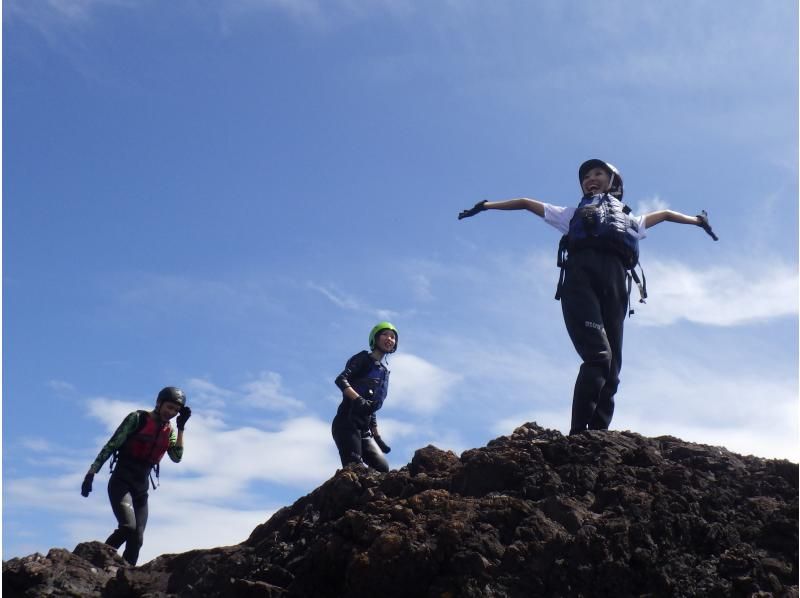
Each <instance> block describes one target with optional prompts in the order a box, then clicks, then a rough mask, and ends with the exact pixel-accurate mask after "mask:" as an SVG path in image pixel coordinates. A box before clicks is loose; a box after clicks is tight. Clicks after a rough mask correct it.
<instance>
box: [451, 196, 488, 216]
mask: <svg viewBox="0 0 800 598" xmlns="http://www.w3.org/2000/svg"><path fill="white" fill-rule="evenodd" d="M485 209H486V200H485V199H484V200H483V201H479V202H478V203H476V204H475V205H474V206H472V207H471V208H470V209H469V210H462V211H461V212H459V214H458V219H459V220H461V219H462V218H469V217H470V216H474V215H475V214H477V213H478V212H483V211H484V210H485Z"/></svg>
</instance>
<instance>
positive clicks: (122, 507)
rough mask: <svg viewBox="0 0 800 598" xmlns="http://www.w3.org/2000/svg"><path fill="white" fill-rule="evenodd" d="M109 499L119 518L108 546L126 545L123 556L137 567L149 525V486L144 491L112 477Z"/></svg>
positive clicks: (108, 539) (109, 484)
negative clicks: (145, 532)
mask: <svg viewBox="0 0 800 598" xmlns="http://www.w3.org/2000/svg"><path fill="white" fill-rule="evenodd" d="M146 483H147V480H145V484H146ZM108 499H109V501H110V502H111V510H112V511H113V512H114V516H115V517H116V518H117V529H115V530H114V531H113V532H112V533H111V535H110V536H109V537H108V538H107V539H106V544H108V545H109V546H113V547H114V548H119V547H120V546H122V544H125V551H124V552H123V554H122V556H123V558H124V559H125V560H126V561H127V562H128V563H130V564H131V565H135V564H136V561H137V560H138V558H139V549H140V548H141V545H142V538H143V535H144V528H145V526H146V525H147V486H145V489H144V490H142V489H141V488H136V487H135V485H133V484H131V483H129V482H128V481H126V480H124V479H122V478H120V477H118V476H114V475H112V476H111V479H110V480H109V481H108Z"/></svg>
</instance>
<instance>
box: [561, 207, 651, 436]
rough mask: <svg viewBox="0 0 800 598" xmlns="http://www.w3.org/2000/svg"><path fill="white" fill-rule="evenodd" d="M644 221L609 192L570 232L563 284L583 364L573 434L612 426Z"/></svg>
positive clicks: (581, 211)
mask: <svg viewBox="0 0 800 598" xmlns="http://www.w3.org/2000/svg"><path fill="white" fill-rule="evenodd" d="M640 226H642V222H641V220H640V219H637V218H635V217H633V216H631V215H629V210H627V208H626V207H625V205H624V204H622V202H620V201H619V200H618V199H616V198H615V197H612V196H610V195H608V194H601V195H596V196H593V197H588V196H587V197H584V198H583V200H581V203H580V206H579V207H578V209H577V210H576V211H575V213H574V215H573V216H572V218H571V220H570V224H569V231H568V233H567V240H568V247H569V250H568V255H569V257H568V259H567V260H566V265H565V267H564V280H563V283H562V284H560V286H559V293H560V298H561V311H562V313H563V316H564V323H565V324H566V327H567V332H568V333H569V337H570V339H571V340H572V344H573V345H574V346H575V350H576V351H577V352H578V355H580V357H581V360H582V361H583V363H582V364H581V367H580V370H579V372H578V377H577V379H576V380H575V389H574V392H573V396H572V421H571V424H570V434H574V433H576V432H580V431H581V430H586V429H589V430H607V429H608V427H609V424H610V423H611V418H612V417H613V415H614V395H615V394H616V392H617V388H618V386H619V373H620V370H621V369H622V334H623V327H624V324H625V317H626V315H627V313H628V289H629V286H628V276H629V275H628V270H629V269H630V268H632V267H633V266H635V264H636V263H637V261H638V255H639V238H640V236H641V235H640V233H639V228H640Z"/></svg>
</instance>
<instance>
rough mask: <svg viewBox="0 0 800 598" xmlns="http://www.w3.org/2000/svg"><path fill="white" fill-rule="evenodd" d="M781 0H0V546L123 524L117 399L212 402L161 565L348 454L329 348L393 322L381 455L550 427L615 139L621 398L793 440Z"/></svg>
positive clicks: (570, 357)
mask: <svg viewBox="0 0 800 598" xmlns="http://www.w3.org/2000/svg"><path fill="white" fill-rule="evenodd" d="M797 24H798V15H797V6H796V3H794V2H767V3H759V4H758V5H757V6H754V5H753V3H751V2H741V1H734V2H729V3H726V6H725V9H724V10H720V8H719V4H718V3H717V2H710V1H709V2H705V1H701V0H695V1H691V2H680V3H674V2H673V3H656V2H647V3H641V2H633V1H627V0H609V1H607V2H604V3H602V5H599V4H597V3H593V2H589V1H588V0H572V1H566V2H563V1H555V0H553V1H547V0H541V1H537V2H522V1H518V2H517V1H507V2H506V1H503V2H493V3H488V2H477V1H469V0H464V1H456V0H450V1H447V0H431V1H428V2H412V1H403V0H395V1H389V0H373V1H366V0H363V1H362V0H330V1H324V2H323V1H322V0H294V1H286V0H226V1H220V2H204V1H201V0H195V1H190V0H175V1H171V2H156V1H155V0H152V1H148V0H49V1H43V0H6V2H4V3H3V91H4V95H3V149H4V152H3V558H4V559H7V558H11V557H14V556H20V555H24V554H29V553H32V552H34V551H39V552H46V551H47V550H48V549H49V548H50V547H54V546H62V547H66V548H69V549H72V548H73V547H74V545H75V544H77V543H78V542H80V541H84V540H90V539H101V540H102V539H104V538H105V537H106V536H107V535H108V533H109V532H110V531H111V530H112V529H113V527H114V519H113V516H112V514H111V510H110V507H109V505H108V502H107V499H106V497H105V489H104V487H105V482H106V480H107V467H106V468H105V469H104V471H103V473H102V474H101V475H98V476H97V478H96V482H95V492H94V493H93V494H92V495H91V496H90V497H89V499H84V498H82V497H81V496H80V494H79V486H80V481H81V479H82V477H83V474H84V473H85V471H86V469H87V468H88V466H89V464H90V463H91V462H92V461H93V459H94V458H95V456H96V454H97V452H98V451H99V449H100V447H101V446H102V445H103V443H104V442H105V441H106V440H107V438H108V437H109V436H110V434H111V432H112V431H113V430H114V428H115V427H116V426H117V424H118V423H119V422H120V421H121V420H122V418H123V417H124V416H125V414H126V413H128V412H129V411H131V410H134V409H138V408H147V407H149V406H151V405H152V404H153V401H154V398H155V395H156V393H157V392H158V390H159V389H160V388H161V387H163V386H166V385H177V386H180V387H182V388H183V389H185V391H186V393H187V395H188V397H189V403H190V404H191V406H192V408H193V410H194V414H195V415H194V416H193V417H192V419H191V420H190V421H189V423H188V425H187V429H186V456H185V458H184V461H183V463H181V464H180V465H173V464H171V463H167V464H165V466H164V467H163V468H162V485H161V487H160V488H159V489H158V490H157V491H156V492H155V493H152V496H151V517H150V522H149V525H148V531H147V534H146V536H145V544H144V546H143V549H142V562H144V561H146V560H149V559H151V558H153V557H154V556H157V555H158V554H162V553H164V552H178V551H184V550H189V549H192V548H198V547H211V546H217V545H224V544H233V543H237V542H240V541H242V540H243V539H244V538H246V537H247V535H248V534H249V533H250V531H251V530H252V528H253V527H255V525H257V524H258V523H261V522H263V521H264V520H266V519H267V518H268V517H269V516H270V515H271V513H273V512H274V511H275V510H276V509H278V508H280V507H281V506H283V505H286V504H290V503H292V502H293V501H294V500H296V499H297V498H299V497H300V496H302V495H304V494H306V493H308V492H310V491H311V490H313V489H314V488H315V487H317V486H318V485H319V484H320V483H322V482H323V481H324V480H326V479H327V478H328V477H330V476H331V475H332V474H333V473H334V471H335V470H336V468H337V465H338V459H337V454H336V450H335V447H334V444H333V441H332V439H331V437H330V420H331V419H332V417H333V414H334V412H335V409H336V406H337V404H338V401H339V399H340V395H339V393H338V391H337V389H336V387H335V386H334V384H333V379H334V377H335V376H336V375H337V374H338V372H339V371H340V370H341V369H342V366H343V365H344V363H345V361H346V360H347V358H348V357H350V356H351V355H352V354H354V353H356V352H358V351H359V350H361V349H363V348H365V346H366V341H367V334H368V332H369V329H370V328H371V327H372V325H373V324H374V323H375V322H376V321H378V320H382V319H389V320H391V321H392V322H394V324H395V325H396V326H397V327H398V328H399V330H400V344H399V351H398V352H397V353H396V354H394V355H393V356H391V358H390V362H389V367H390V369H391V370H392V378H391V385H390V389H389V397H388V399H387V401H386V403H385V405H384V408H383V410H382V411H381V412H380V413H379V423H380V426H381V428H382V431H383V436H384V438H385V439H386V441H387V442H388V443H389V444H391V445H392V447H393V450H392V453H391V454H390V455H389V458H390V463H391V465H392V466H393V467H401V466H403V465H405V464H406V463H408V461H410V459H411V457H412V455H413V452H414V450H416V449H417V448H420V447H423V446H425V445H427V444H429V443H432V444H435V445H436V446H439V447H440V448H443V449H452V450H454V451H456V452H461V451H463V450H465V449H467V448H472V447H477V446H482V445H484V444H485V443H486V442H487V441H488V440H490V439H491V438H494V437H496V436H499V435H502V434H510V433H511V432H512V431H513V429H514V428H515V427H516V426H518V425H520V424H522V423H524V422H526V421H536V422H538V423H539V424H540V425H543V426H545V427H548V428H553V429H557V430H560V431H562V432H564V433H566V432H567V430H568V426H569V411H570V404H571V393H572V386H573V383H574V377H575V374H576V372H577V369H578V365H579V361H578V358H577V356H576V354H575V353H574V350H573V348H572V346H571V344H570V342H569V339H568V337H567V335H566V332H565V330H564V327H563V322H562V320H561V312H560V306H559V304H558V303H557V302H556V301H554V300H553V293H554V291H555V284H556V281H557V278H558V271H557V269H556V267H555V256H556V246H557V243H558V238H559V237H558V233H557V232H556V231H555V229H552V228H550V227H548V226H547V225H546V224H544V223H543V222H542V221H540V220H539V219H538V218H537V217H535V216H532V215H531V214H529V213H522V212H516V213H509V212H491V213H488V214H481V215H480V216H478V217H476V218H473V219H470V220H465V221H460V222H459V221H457V219H456V215H457V213H458V212H459V211H460V210H462V209H464V208H466V207H470V206H471V205H472V204H474V203H475V202H476V201H478V200H480V199H506V198H511V197H520V196H526V197H534V198H537V199H541V200H543V201H548V202H551V203H554V204H559V205H572V204H574V203H576V202H577V201H578V199H579V195H580V192H579V188H578V184H577V167H578V165H579V164H580V162H582V161H583V160H584V159H586V158H589V157H600V158H603V159H606V160H609V161H611V162H613V163H614V164H616V165H617V166H618V167H619V168H620V170H621V171H622V173H623V176H624V180H625V190H626V200H627V202H628V203H629V204H630V205H631V206H632V207H633V209H634V211H635V212H637V213H642V212H646V211H649V210H653V209H658V208H663V207H668V208H670V209H674V210H678V211H681V212H684V213H688V214H696V213H697V212H698V211H699V210H701V209H706V210H708V212H709V214H710V217H711V222H712V224H713V225H714V228H715V230H716V231H717V233H718V234H719V236H720V239H721V240H720V241H719V243H713V242H712V241H711V240H710V239H709V238H708V237H707V236H706V235H705V234H704V233H703V232H702V231H701V230H700V229H697V228H695V227H687V226H677V225H673V224H662V225H659V226H658V227H656V228H654V229H652V230H651V231H650V234H649V235H648V238H647V239H645V240H644V241H643V242H642V248H641V249H642V257H641V261H642V263H643V265H644V269H645V273H646V275H647V280H648V288H649V291H650V299H649V300H648V303H647V304H646V305H637V306H636V307H637V310H636V314H635V316H634V317H633V318H631V319H630V320H628V322H627V324H626V334H625V336H626V338H625V355H624V361H623V369H622V385H621V388H620V391H619V394H618V400H617V412H616V415H615V418H614V421H613V422H612V428H613V429H623V430H624V429H630V430H633V431H635V432H639V433H641V434H644V435H648V436H657V435H662V434H670V435H673V436H677V437H680V438H683V439H685V440H689V441H693V442H700V443H704V444H712V445H720V446H725V447H727V448H728V449H730V450H733V451H735V452H739V453H745V454H755V455H758V456H763V457H779V458H789V459H792V460H793V461H797V460H798V405H797V400H798V371H797V370H798V260H797V255H798V252H797V248H798V199H797V198H798V172H797V165H798V143H797V131H798V112H797V105H798V64H797V55H798V52H797V50H798V31H797V29H798V27H797Z"/></svg>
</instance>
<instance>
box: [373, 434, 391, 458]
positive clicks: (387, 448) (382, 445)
mask: <svg viewBox="0 0 800 598" xmlns="http://www.w3.org/2000/svg"><path fill="white" fill-rule="evenodd" d="M372 437H373V438H374V439H375V444H377V445H378V448H380V449H381V450H382V451H383V452H384V453H388V452H390V451H391V450H392V447H390V446H389V445H388V444H386V443H385V442H384V441H383V438H381V437H380V436H378V435H376V434H373V435H372Z"/></svg>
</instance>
